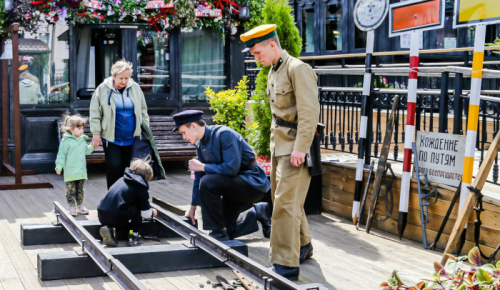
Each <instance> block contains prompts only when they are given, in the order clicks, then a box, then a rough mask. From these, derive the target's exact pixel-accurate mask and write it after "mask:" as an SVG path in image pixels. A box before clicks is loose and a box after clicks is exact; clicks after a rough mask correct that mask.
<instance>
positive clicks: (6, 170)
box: [0, 23, 54, 190]
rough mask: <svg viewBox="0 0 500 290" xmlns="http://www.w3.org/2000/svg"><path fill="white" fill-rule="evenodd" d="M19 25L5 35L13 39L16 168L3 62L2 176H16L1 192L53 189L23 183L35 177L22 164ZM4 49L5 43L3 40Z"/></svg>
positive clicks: (0, 188)
mask: <svg viewBox="0 0 500 290" xmlns="http://www.w3.org/2000/svg"><path fill="white" fill-rule="evenodd" d="M18 32H19V24H17V23H14V24H12V25H11V26H9V27H8V28H7V29H6V30H5V31H4V34H7V38H8V37H9V36H10V37H12V69H11V73H12V74H13V75H12V79H13V84H12V90H13V96H12V102H13V106H14V112H13V114H14V167H12V166H11V165H10V164H9V160H8V159H9V152H8V150H9V148H8V146H9V144H8V140H9V90H8V87H9V85H8V84H9V74H8V69H7V66H8V61H7V60H3V61H2V106H3V108H2V114H3V116H2V121H3V122H2V138H3V140H2V158H3V160H2V163H3V164H2V171H0V176H12V175H14V176H15V182H14V183H10V184H9V183H0V190H16V189H34V188H53V187H54V186H53V185H52V184H51V183H49V182H40V183H23V175H34V174H35V172H34V171H33V170H22V163H21V105H20V100H19V39H18ZM2 47H4V43H3V40H2Z"/></svg>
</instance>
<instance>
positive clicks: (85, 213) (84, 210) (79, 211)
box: [76, 204, 89, 215]
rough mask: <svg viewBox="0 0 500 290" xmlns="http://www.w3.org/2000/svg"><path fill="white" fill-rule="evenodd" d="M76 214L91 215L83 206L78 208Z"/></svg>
mask: <svg viewBox="0 0 500 290" xmlns="http://www.w3.org/2000/svg"><path fill="white" fill-rule="evenodd" d="M76 212H77V213H79V214H83V215H87V214H89V211H88V210H87V209H86V208H85V206H84V205H83V204H81V205H79V206H77V207H76Z"/></svg>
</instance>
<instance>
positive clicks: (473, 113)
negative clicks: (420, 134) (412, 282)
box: [441, 24, 500, 265]
mask: <svg viewBox="0 0 500 290" xmlns="http://www.w3.org/2000/svg"><path fill="white" fill-rule="evenodd" d="M485 37H486V25H484V24H483V25H477V26H476V38H475V42H474V58H473V60H472V80H471V90H470V100H469V116H468V122H467V139H466V143H465V159H464V169H463V174H462V188H461V193H460V203H459V215H458V219H457V221H456V223H455V226H454V227H453V231H452V232H451V235H450V239H449V240H448V244H447V245H446V249H445V252H444V253H445V255H443V258H442V260H441V264H443V265H444V264H445V263H446V261H447V260H448V256H446V253H448V254H449V253H451V251H453V249H454V248H455V245H456V244H457V241H458V240H459V238H460V237H462V239H464V237H465V234H464V231H465V229H466V228H467V220H468V219H469V216H470V214H471V213H472V207H473V205H474V203H475V201H476V196H475V194H474V193H470V192H469V189H468V187H469V186H470V185H471V183H472V170H473V168H474V153H475V147H476V146H475V145H476V138H477V129H478V124H479V103H480V95H481V84H482V78H483V61H484V42H485ZM498 135H500V134H498V133H497V136H496V137H495V140H494V141H493V143H491V145H490V148H489V149H488V154H487V155H486V158H485V159H484V160H483V163H482V164H481V167H480V168H479V173H478V175H477V177H476V179H475V180H474V183H473V184H472V186H473V187H475V188H477V189H479V190H481V189H482V188H483V185H484V182H485V181H486V177H487V176H488V172H489V171H490V169H491V166H492V165H493V162H494V159H495V157H496V152H497V151H498V148H497V145H498V137H499V136H498ZM495 141H496V143H495ZM493 151H494V152H495V153H494V154H491V153H493Z"/></svg>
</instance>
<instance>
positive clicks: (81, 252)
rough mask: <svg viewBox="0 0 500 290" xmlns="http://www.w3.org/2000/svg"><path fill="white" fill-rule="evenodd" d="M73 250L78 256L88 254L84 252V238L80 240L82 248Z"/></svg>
mask: <svg viewBox="0 0 500 290" xmlns="http://www.w3.org/2000/svg"><path fill="white" fill-rule="evenodd" d="M75 252H76V254H77V255H78V256H88V254H87V253H86V252H85V240H82V249H81V250H75Z"/></svg>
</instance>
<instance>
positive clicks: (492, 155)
mask: <svg viewBox="0 0 500 290" xmlns="http://www.w3.org/2000/svg"><path fill="white" fill-rule="evenodd" d="M499 145H500V134H498V132H497V134H496V136H495V138H494V139H493V141H492V142H491V144H490V148H488V153H487V154H486V157H485V158H484V160H483V163H481V167H480V168H479V172H478V173H477V175H476V178H475V179H474V182H473V183H472V187H473V188H476V189H478V190H482V189H483V186H484V183H485V182H486V178H487V177H488V173H489V172H490V170H491V167H492V166H493V163H494V162H495V159H496V157H497V154H498V146H499ZM476 198H477V197H476V194H474V193H472V192H469V194H468V195H467V198H466V200H465V202H464V205H463V207H462V210H461V211H460V212H459V213H458V218H457V221H456V222H455V226H454V227H453V230H452V232H451V234H450V238H449V239H448V243H447V244H446V249H445V250H444V253H443V257H442V258H441V265H445V264H446V261H448V256H447V255H446V254H451V252H452V251H453V249H454V248H455V246H456V244H457V241H458V238H459V235H460V233H462V231H463V229H464V227H465V224H466V223H467V220H469V217H470V215H471V213H472V210H473V208H472V206H473V204H474V203H475V202H476Z"/></svg>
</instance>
